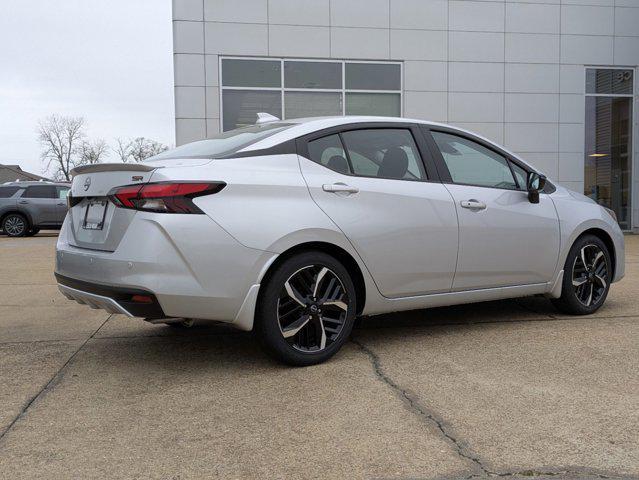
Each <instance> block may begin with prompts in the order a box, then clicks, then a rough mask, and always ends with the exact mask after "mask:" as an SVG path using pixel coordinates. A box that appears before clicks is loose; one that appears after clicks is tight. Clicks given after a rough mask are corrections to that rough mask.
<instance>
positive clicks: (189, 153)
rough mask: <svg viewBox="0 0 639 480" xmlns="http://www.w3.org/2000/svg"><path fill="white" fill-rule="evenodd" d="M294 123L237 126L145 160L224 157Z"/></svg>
mask: <svg viewBox="0 0 639 480" xmlns="http://www.w3.org/2000/svg"><path fill="white" fill-rule="evenodd" d="M293 125H294V124H293V123H281V122H277V123H266V124H263V125H252V126H250V127H244V128H236V129H235V130H229V131H227V132H222V133H218V134H216V135H214V136H213V137H212V138H209V139H207V140H200V141H199V142H193V143H187V144H185V145H181V146H179V147H177V148H173V149H171V150H167V151H166V152H162V153H160V154H158V155H155V156H153V157H150V158H147V159H146V160H145V162H154V161H156V160H167V159H181V158H219V157H223V156H226V155H229V154H232V153H235V152H237V151H239V150H242V149H243V148H245V147H248V146H249V145H251V144H253V143H255V142H257V141H259V140H262V139H264V138H266V137H270V136H271V135H274V134H275V133H278V132H281V131H283V130H286V129H287V128H289V127H291V126H293Z"/></svg>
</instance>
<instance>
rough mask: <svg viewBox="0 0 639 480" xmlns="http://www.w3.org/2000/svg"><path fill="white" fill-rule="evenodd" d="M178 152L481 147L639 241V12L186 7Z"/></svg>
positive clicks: (238, 3)
mask: <svg viewBox="0 0 639 480" xmlns="http://www.w3.org/2000/svg"><path fill="white" fill-rule="evenodd" d="M173 48H174V66H175V116H176V119H175V122H176V141H177V144H178V145H180V144H183V143H186V142H190V141H194V140H200V139H204V138H207V137H210V136H212V135H215V134H217V133H219V132H220V131H225V130H229V129H232V128H236V127H239V126H244V125H247V124H252V123H254V122H255V119H256V113H257V112H268V113H271V114H272V115H275V116H277V117H279V118H283V119H286V118H296V117H307V116H324V115H385V116H404V117H409V118H417V119H425V120H432V121H437V122H443V123H448V124H452V125H457V126H460V127H463V128H466V129H469V130H472V131H474V132H477V133H479V134H481V135H483V136H485V137H487V138H489V139H491V140H493V141H495V142H497V143H499V144H502V145H504V146H505V147H506V148H508V149H510V150H512V151H514V152H515V153H517V154H519V155H520V156H521V157H523V158H524V159H525V160H527V161H529V162H530V163H532V164H533V165H535V166H536V167H537V168H538V169H539V170H540V171H542V172H544V173H546V174H547V175H548V176H550V177H551V178H553V179H556V180H558V181H559V182H560V183H562V184H564V185H565V186H567V187H569V188H571V189H573V190H576V191H579V192H584V193H585V194H586V195H588V196H590V197H591V198H593V199H595V200H597V201H598V202H599V203H601V204H603V205H606V206H608V207H610V208H612V209H614V210H615V212H616V214H617V217H618V220H619V223H620V225H621V227H622V228H623V229H625V230H634V231H639V174H637V171H638V170H639V168H638V167H639V126H638V125H639V123H638V121H637V113H636V111H637V106H639V102H638V101H637V98H638V93H639V83H638V82H637V80H636V75H637V71H636V67H637V65H638V64H639V0H523V1H514V0H510V1H503V0H502V1H483V0H482V1H480V0H173Z"/></svg>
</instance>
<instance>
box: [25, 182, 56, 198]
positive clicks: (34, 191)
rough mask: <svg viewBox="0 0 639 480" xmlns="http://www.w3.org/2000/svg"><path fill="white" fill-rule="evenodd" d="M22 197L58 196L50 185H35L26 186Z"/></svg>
mask: <svg viewBox="0 0 639 480" xmlns="http://www.w3.org/2000/svg"><path fill="white" fill-rule="evenodd" d="M22 198H58V192H57V190H56V187H54V186H52V185H36V186H33V187H27V189H26V190H25V192H24V193H23V194H22Z"/></svg>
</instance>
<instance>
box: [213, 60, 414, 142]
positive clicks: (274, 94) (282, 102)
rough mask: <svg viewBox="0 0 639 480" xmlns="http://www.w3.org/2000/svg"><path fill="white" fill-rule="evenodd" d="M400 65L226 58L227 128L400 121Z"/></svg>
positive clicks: (224, 104)
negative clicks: (323, 120) (351, 118)
mask: <svg viewBox="0 0 639 480" xmlns="http://www.w3.org/2000/svg"><path fill="white" fill-rule="evenodd" d="M401 69H402V65H401V63H398V62H386V63H380V62H357V61H348V60H346V61H343V60H330V61H319V60H285V59H278V58H265V59H252V58H222V59H221V61H220V82H221V83H220V85H221V89H222V92H221V93H222V95H221V97H222V109H221V110H222V129H223V130H232V129H234V128H238V127H243V126H246V125H251V124H253V123H255V118H256V114H257V113H258V112H267V113H270V114H271V115H275V116H276V117H278V118H283V119H290V118H302V117H318V116H335V115H382V116H401V113H402V112H401V105H402V102H401V89H402V81H401V79H402V70H401Z"/></svg>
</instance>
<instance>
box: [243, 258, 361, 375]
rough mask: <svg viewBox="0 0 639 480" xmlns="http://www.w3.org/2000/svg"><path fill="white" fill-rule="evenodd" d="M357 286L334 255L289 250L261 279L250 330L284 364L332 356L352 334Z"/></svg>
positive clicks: (319, 360) (316, 360)
mask: <svg viewBox="0 0 639 480" xmlns="http://www.w3.org/2000/svg"><path fill="white" fill-rule="evenodd" d="M356 311H357V305H356V294H355V286H354V285H353V281H352V279H351V276H350V275H349V273H348V271H347V270H346V268H344V266H343V265H342V264H341V263H340V262H339V261H338V260H336V259H335V258H334V257H332V256H330V255H327V254H326V253H324V252H320V251H310V252H304V253H300V254H298V255H295V256H292V257H290V258H288V259H286V260H285V261H284V262H282V263H281V264H280V265H278V266H277V267H276V268H275V270H274V271H273V272H272V273H269V275H268V278H267V280H266V281H265V283H264V284H263V285H262V290H261V291H260V296H259V300H258V304H257V308H256V318H255V328H254V332H255V334H256V335H257V337H258V340H259V341H260V343H261V344H262V346H263V348H264V349H265V350H266V352H267V353H268V354H269V355H271V356H272V357H273V358H275V359H276V360H279V361H281V362H283V363H286V364H288V365H294V366H307V365H314V364H317V363H321V362H324V361H326V360H328V359H329V358H331V357H332V356H333V355H335V353H337V351H338V350H339V349H340V348H341V347H342V345H344V343H345V342H346V341H347V340H348V338H349V337H350V334H351V331H352V329H353V324H354V322H355V312H356Z"/></svg>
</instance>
